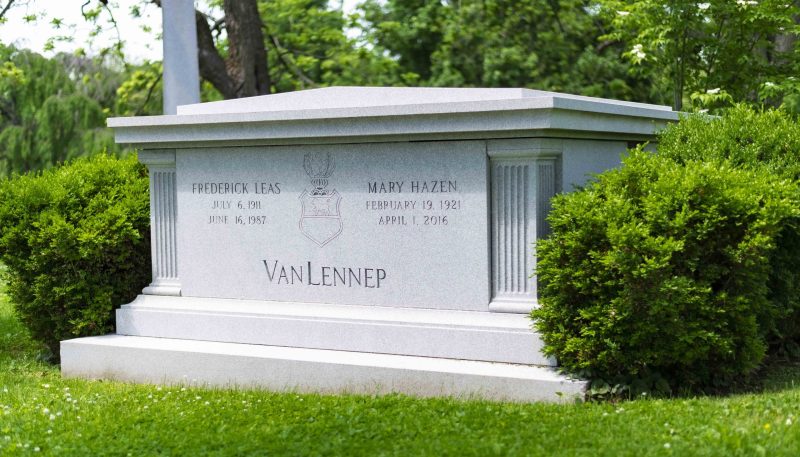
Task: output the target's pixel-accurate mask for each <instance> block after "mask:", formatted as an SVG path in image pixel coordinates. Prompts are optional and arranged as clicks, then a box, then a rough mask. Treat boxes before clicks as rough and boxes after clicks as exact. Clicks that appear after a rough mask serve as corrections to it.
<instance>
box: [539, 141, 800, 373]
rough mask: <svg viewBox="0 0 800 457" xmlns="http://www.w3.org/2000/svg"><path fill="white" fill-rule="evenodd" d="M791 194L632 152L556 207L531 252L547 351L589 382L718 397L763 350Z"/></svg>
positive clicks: (755, 177)
mask: <svg viewBox="0 0 800 457" xmlns="http://www.w3.org/2000/svg"><path fill="white" fill-rule="evenodd" d="M798 203H800V198H798V190H797V186H796V185H795V184H794V183H793V182H791V181H790V180H782V179H780V178H778V177H776V176H775V175H774V174H772V173H769V172H768V171H765V170H759V169H755V170H743V169H738V168H735V167H734V166H733V165H731V164H726V163H724V162H713V163H712V162H701V161H693V160H686V161H684V162H683V163H680V164H677V163H676V162H675V161H674V160H671V159H669V158H664V157H661V156H660V155H653V154H650V153H646V152H643V151H641V150H636V151H631V155H630V156H629V157H627V158H626V159H625V160H624V163H623V166H622V167H621V168H620V169H615V170H610V171H607V172H605V173H603V174H601V175H599V176H597V177H596V180H595V181H593V182H591V183H590V184H588V185H587V187H586V188H585V189H583V190H581V191H577V192H574V193H570V194H564V195H560V196H557V197H556V198H555V199H554V200H553V209H552V212H551V215H550V218H549V220H550V224H551V227H552V235H551V236H550V238H548V239H546V240H542V241H540V243H539V245H538V246H537V251H538V256H539V261H538V267H537V274H538V277H539V280H540V283H541V286H540V302H541V306H540V307H539V308H538V309H536V310H535V311H534V312H533V313H532V316H533V317H534V319H535V321H536V322H535V325H536V328H537V329H538V330H539V331H540V333H541V335H542V338H543V340H544V342H545V352H546V353H547V354H548V355H551V356H555V357H557V358H558V360H559V362H560V363H561V365H562V366H563V367H565V368H566V369H567V370H569V371H572V372H578V373H580V374H582V375H584V376H589V377H592V378H594V379H606V380H618V379H620V378H622V379H628V380H630V379H636V378H651V379H652V378H654V377H655V378H659V377H660V378H662V379H664V380H666V381H667V382H668V383H669V384H670V386H671V387H672V388H676V387H680V388H693V387H694V388H698V387H699V388H703V387H705V386H709V387H712V386H714V387H720V386H723V385H725V384H726V383H728V382H729V381H731V380H732V379H733V378H734V377H736V376H738V375H742V374H746V373H749V372H751V371H752V370H753V369H754V368H756V367H757V366H758V364H759V363H760V362H761V361H762V359H763V357H764V354H765V350H766V343H765V340H764V337H763V332H762V331H761V329H760V328H759V321H760V320H763V319H766V316H769V315H770V313H771V309H770V306H771V305H770V302H769V300H768V294H769V290H768V287H767V281H768V279H769V277H770V272H771V263H770V260H771V257H770V256H771V255H772V254H773V253H774V252H775V247H776V243H777V242H778V239H779V238H780V236H781V234H782V233H784V231H785V229H786V227H787V223H789V221H791V220H792V219H793V218H796V217H797V216H798V214H800V209H798V208H800V205H798Z"/></svg>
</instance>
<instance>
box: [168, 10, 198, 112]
mask: <svg viewBox="0 0 800 457" xmlns="http://www.w3.org/2000/svg"><path fill="white" fill-rule="evenodd" d="M161 14H162V21H161V23H162V27H163V38H164V114H176V113H177V108H178V105H188V104H191V103H199V102H200V71H199V67H198V62H197V27H196V25H195V22H194V21H195V19H194V1H193V0H162V1H161Z"/></svg>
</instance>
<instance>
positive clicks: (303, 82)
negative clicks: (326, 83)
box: [267, 33, 318, 89]
mask: <svg viewBox="0 0 800 457" xmlns="http://www.w3.org/2000/svg"><path fill="white" fill-rule="evenodd" d="M267 35H268V36H269V38H270V41H272V45H273V46H275V53H276V54H277V56H278V60H279V61H280V62H281V64H282V65H283V66H284V67H285V68H286V70H288V71H289V72H291V73H293V74H294V75H295V76H297V78H298V79H299V80H300V87H302V88H303V89H305V88H306V84H307V85H308V86H310V87H318V86H317V83H315V82H314V80H312V79H311V78H309V77H308V76H306V74H305V73H303V70H301V69H300V68H299V67H298V66H297V65H294V64H290V63H289V61H288V60H286V58H285V57H284V56H285V55H286V54H287V53H288V51H287V52H281V49H284V48H283V46H281V43H280V41H278V37H277V36H275V35H272V34H270V33H267Z"/></svg>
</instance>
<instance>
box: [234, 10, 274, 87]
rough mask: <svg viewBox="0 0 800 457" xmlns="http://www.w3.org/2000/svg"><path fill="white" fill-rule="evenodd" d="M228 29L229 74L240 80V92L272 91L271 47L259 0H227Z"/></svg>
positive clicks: (237, 80)
mask: <svg viewBox="0 0 800 457" xmlns="http://www.w3.org/2000/svg"><path fill="white" fill-rule="evenodd" d="M223 8H224V9H225V29H226V31H227V32H228V43H229V48H228V54H229V56H230V57H229V59H228V62H227V67H228V74H229V75H231V77H232V78H233V79H234V80H235V81H236V82H237V83H238V87H237V92H236V93H237V96H238V97H251V96H253V95H264V94H268V93H270V80H269V73H268V72H267V70H268V69H267V50H266V48H265V46H264V34H263V33H262V31H261V29H262V26H263V24H262V23H261V16H260V15H259V13H258V4H257V2H256V0H224V2H223Z"/></svg>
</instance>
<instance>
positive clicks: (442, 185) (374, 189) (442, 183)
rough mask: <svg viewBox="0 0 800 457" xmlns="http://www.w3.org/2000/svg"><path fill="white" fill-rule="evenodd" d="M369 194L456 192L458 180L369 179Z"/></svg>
mask: <svg viewBox="0 0 800 457" xmlns="http://www.w3.org/2000/svg"><path fill="white" fill-rule="evenodd" d="M367 192H369V193H370V194H402V193H404V192H405V193H412V194H443V193H450V192H458V181H451V180H445V179H440V180H432V181H370V182H368V183H367Z"/></svg>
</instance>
